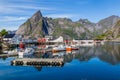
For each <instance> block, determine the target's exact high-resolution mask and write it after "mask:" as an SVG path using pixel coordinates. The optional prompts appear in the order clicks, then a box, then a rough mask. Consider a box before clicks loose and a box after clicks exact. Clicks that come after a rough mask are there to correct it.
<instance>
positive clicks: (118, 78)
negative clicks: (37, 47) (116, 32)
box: [0, 43, 120, 80]
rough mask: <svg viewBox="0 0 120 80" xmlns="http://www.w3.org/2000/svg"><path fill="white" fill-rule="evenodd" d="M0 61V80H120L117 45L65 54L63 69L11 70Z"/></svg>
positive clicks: (10, 58) (13, 68) (16, 67)
mask: <svg viewBox="0 0 120 80" xmlns="http://www.w3.org/2000/svg"><path fill="white" fill-rule="evenodd" d="M13 59H14V57H9V58H1V59H0V80H120V43H106V44H105V45H104V46H101V45H99V46H94V47H80V49H79V51H73V52H72V53H65V55H64V59H65V65H64V66H63V67H33V66H26V67H24V66H11V65H10V61H11V60H13Z"/></svg>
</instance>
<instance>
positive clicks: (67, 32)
mask: <svg viewBox="0 0 120 80" xmlns="http://www.w3.org/2000/svg"><path fill="white" fill-rule="evenodd" d="M119 20H120V17H118V16H115V15H112V16H110V17H108V18H105V19H102V20H100V21H99V22H98V23H93V22H91V21H89V20H88V19H80V20H78V21H76V22H73V21H72V20H71V19H68V18H56V19H53V18H48V17H43V16H42V13H41V12H40V11H37V12H36V13H35V14H34V15H33V16H32V17H31V18H29V19H28V20H27V21H26V22H24V23H23V24H22V25H21V26H20V27H19V29H18V30H17V32H16V34H22V35H23V36H24V37H27V38H28V37H32V38H38V37H44V36H46V35H51V36H54V37H59V36H63V37H64V38H66V39H73V38H75V39H93V38H95V37H96V36H97V38H103V37H104V38H108V36H111V35H107V34H109V33H113V32H112V31H115V33H113V35H114V38H116V37H117V34H118V32H117V31H116V30H115V29H114V30H112V31H111V30H110V29H112V27H113V26H114V25H115V24H116V22H117V21H119ZM117 24H118V23H117ZM115 26H118V25H115ZM109 30H110V31H109Z"/></svg>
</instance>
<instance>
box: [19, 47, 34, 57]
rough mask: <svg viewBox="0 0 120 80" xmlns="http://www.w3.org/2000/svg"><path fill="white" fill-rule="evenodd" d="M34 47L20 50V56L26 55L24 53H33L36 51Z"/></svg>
mask: <svg viewBox="0 0 120 80" xmlns="http://www.w3.org/2000/svg"><path fill="white" fill-rule="evenodd" d="M34 52H35V51H34V49H33V48H26V49H25V50H23V49H21V50H20V51H19V52H18V55H19V56H24V55H32V54H33V53H34Z"/></svg>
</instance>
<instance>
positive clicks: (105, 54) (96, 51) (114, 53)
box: [64, 43, 120, 65]
mask: <svg viewBox="0 0 120 80" xmlns="http://www.w3.org/2000/svg"><path fill="white" fill-rule="evenodd" d="M71 54H72V55H71ZM73 55H74V56H73ZM94 57H98V58H99V59H100V60H102V61H104V62H108V63H110V64H112V65H116V64H119V63H120V44H116V43H106V44H105V45H104V46H94V47H80V49H79V51H75V52H72V53H69V54H68V55H67V56H65V57H64V58H65V61H66V62H71V61H72V59H78V60H79V61H80V62H81V61H89V60H90V59H91V58H94Z"/></svg>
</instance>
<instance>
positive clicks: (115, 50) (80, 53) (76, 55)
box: [2, 43, 120, 71]
mask: <svg viewBox="0 0 120 80" xmlns="http://www.w3.org/2000/svg"><path fill="white" fill-rule="evenodd" d="M96 57H97V58H99V59H100V60H101V61H103V62H106V63H109V64H111V65H117V64H119V63H120V44H116V43H106V44H105V45H104V46H101V45H100V46H94V47H80V48H79V50H77V51H72V52H60V53H51V52H49V53H44V54H34V55H29V56H24V58H64V61H65V64H66V63H71V62H72V61H73V60H74V59H76V60H78V61H79V62H88V61H89V60H90V59H92V58H96ZM2 60H3V61H5V60H6V57H4V58H2ZM33 67H34V68H36V70H38V71H41V69H42V67H43V66H33Z"/></svg>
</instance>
